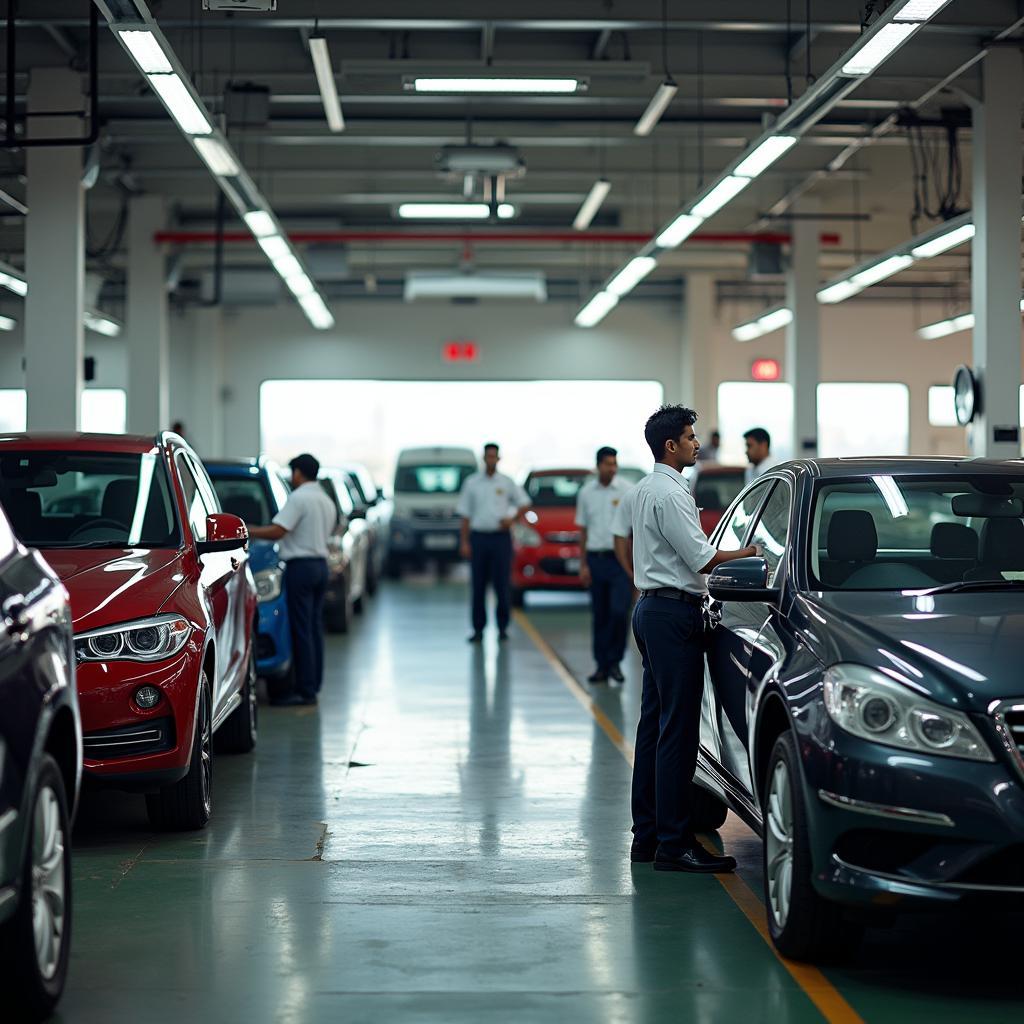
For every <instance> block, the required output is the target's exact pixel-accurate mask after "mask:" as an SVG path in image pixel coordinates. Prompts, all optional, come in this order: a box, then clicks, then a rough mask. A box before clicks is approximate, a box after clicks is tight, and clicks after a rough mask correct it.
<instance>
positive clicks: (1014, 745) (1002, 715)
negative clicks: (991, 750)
mask: <svg viewBox="0 0 1024 1024" xmlns="http://www.w3.org/2000/svg"><path fill="white" fill-rule="evenodd" d="M995 721H996V729H997V730H998V732H999V737H1000V739H1001V740H1002V741H1003V744H1004V745H1005V746H1006V749H1007V752H1008V753H1009V754H1010V756H1011V758H1012V759H1013V763H1014V766H1015V767H1016V769H1017V771H1018V773H1019V774H1020V775H1021V776H1024V702H1021V701H1019V700H1015V701H1007V702H1006V703H1004V704H1000V705H999V706H998V707H997V708H996V709H995Z"/></svg>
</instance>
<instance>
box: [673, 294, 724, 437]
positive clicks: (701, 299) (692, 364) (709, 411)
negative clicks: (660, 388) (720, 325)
mask: <svg viewBox="0 0 1024 1024" xmlns="http://www.w3.org/2000/svg"><path fill="white" fill-rule="evenodd" d="M714 331H715V278H714V275H712V274H687V275H686V295H685V298H684V299H683V332H682V347H681V349H680V381H679V385H680V386H679V400H680V401H681V402H682V404H683V405H686V406H689V407H690V408H691V409H696V410H697V412H698V413H699V414H700V417H701V419H700V422H699V426H698V430H697V434H698V436H699V437H703V438H705V439H706V438H708V437H709V436H710V435H711V431H712V430H714V429H715V427H716V426H717V425H718V424H717V420H718V403H717V399H716V396H715V394H714V393H713V389H712V382H711V351H712V346H713V344H714Z"/></svg>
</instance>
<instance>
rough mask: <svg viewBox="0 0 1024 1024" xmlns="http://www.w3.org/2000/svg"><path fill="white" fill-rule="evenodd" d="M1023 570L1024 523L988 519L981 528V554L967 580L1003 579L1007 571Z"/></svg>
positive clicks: (1015, 520) (965, 575) (966, 573)
mask: <svg viewBox="0 0 1024 1024" xmlns="http://www.w3.org/2000/svg"><path fill="white" fill-rule="evenodd" d="M1020 571H1024V521H1022V520H1020V519H989V520H987V521H986V523H985V525H984V526H983V527H982V528H981V555H980V557H979V559H978V564H977V566H976V567H975V568H973V569H969V570H968V571H967V572H965V573H964V580H965V581H966V582H971V581H973V580H1001V579H1004V576H1003V573H1004V572H1020Z"/></svg>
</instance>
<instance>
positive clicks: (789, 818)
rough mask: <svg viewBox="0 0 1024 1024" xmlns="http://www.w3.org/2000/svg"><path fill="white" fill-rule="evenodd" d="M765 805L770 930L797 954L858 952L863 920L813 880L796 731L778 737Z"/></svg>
mask: <svg viewBox="0 0 1024 1024" xmlns="http://www.w3.org/2000/svg"><path fill="white" fill-rule="evenodd" d="M762 806H763V809H764V886H765V904H766V906H767V910H768V930H769V932H770V933H771V937H772V941H773V942H774V943H775V947H776V948H777V949H778V951H779V952H780V953H781V954H782V955H783V956H787V957H790V958H791V959H793V960H810V961H827V960H834V959H836V958H838V957H840V956H842V955H844V954H848V953H851V952H853V950H854V949H855V948H856V946H857V944H858V943H859V942H860V937H861V933H862V929H861V926H860V925H858V924H856V923H855V922H852V921H846V920H845V919H844V916H843V911H842V908H841V907H839V906H837V905H836V904H834V903H830V902H828V901H827V900H824V899H822V898H821V896H819V895H818V893H817V892H816V891H815V889H814V886H813V885H812V883H811V872H812V868H811V844H810V834H809V829H808V821H807V808H806V806H805V804H804V793H803V787H802V786H801V785H800V755H799V753H798V751H797V746H796V740H795V739H794V738H793V734H792V733H791V732H784V733H783V734H782V735H781V736H780V737H779V738H778V739H777V740H776V741H775V747H774V748H773V749H772V753H771V758H770V759H769V762H768V772H767V775H766V777H765V783H764V795H763V801H762Z"/></svg>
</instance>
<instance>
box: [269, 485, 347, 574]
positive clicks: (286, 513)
mask: <svg viewBox="0 0 1024 1024" xmlns="http://www.w3.org/2000/svg"><path fill="white" fill-rule="evenodd" d="M274 522H275V523H276V524H277V525H278V526H283V527H284V528H285V529H286V530H287V531H288V532H287V533H286V534H285V535H284V536H283V537H282V538H281V539H280V540H279V541H278V544H279V545H280V548H281V558H282V559H283V560H284V561H286V562H288V561H290V560H291V559H293V558H326V557H327V538H328V537H330V535H331V534H332V533H333V532H334V528H335V526H337V525H338V510H337V509H336V508H335V507H334V502H333V501H331V499H330V498H328V497H327V495H326V493H325V492H324V489H323V488H322V487H321V486H320V484H318V483H317V482H316V481H315V480H312V481H307V482H306V483H304V484H302V486H301V487H298V488H297V489H296V490H294V491H292V493H291V494H289V495H288V500H287V501H286V502H285V504H284V508H282V509H281V511H280V512H278V513H277V515H276V516H274Z"/></svg>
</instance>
